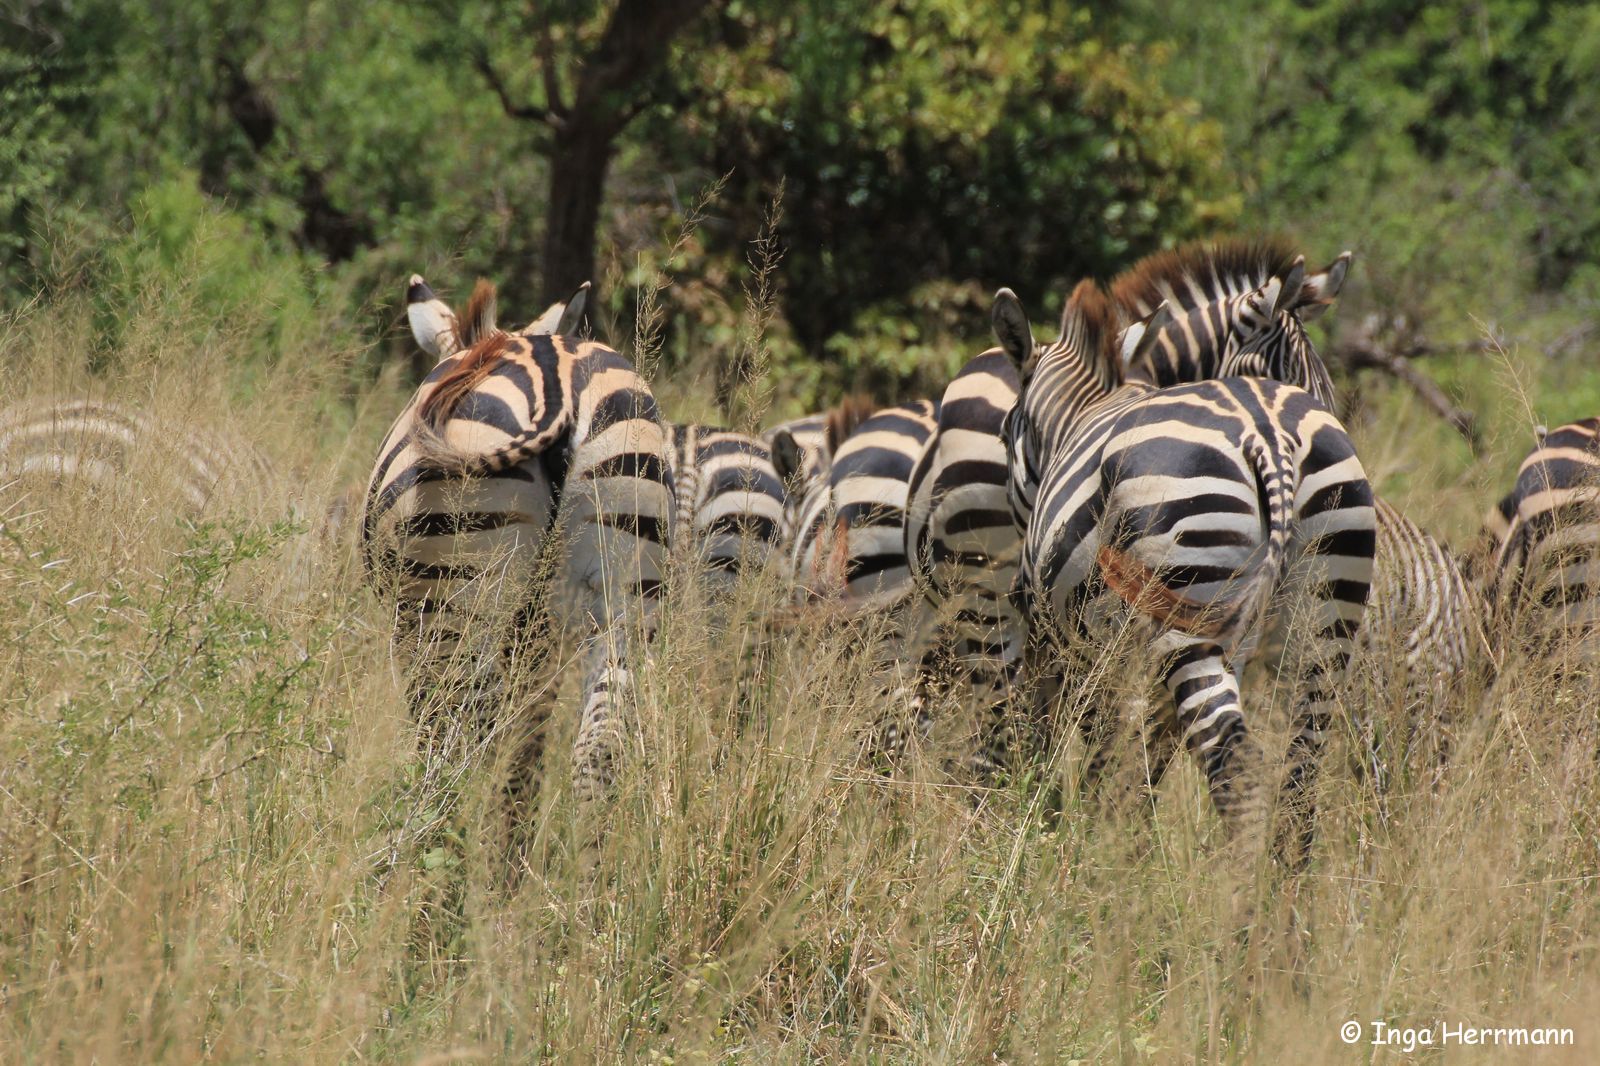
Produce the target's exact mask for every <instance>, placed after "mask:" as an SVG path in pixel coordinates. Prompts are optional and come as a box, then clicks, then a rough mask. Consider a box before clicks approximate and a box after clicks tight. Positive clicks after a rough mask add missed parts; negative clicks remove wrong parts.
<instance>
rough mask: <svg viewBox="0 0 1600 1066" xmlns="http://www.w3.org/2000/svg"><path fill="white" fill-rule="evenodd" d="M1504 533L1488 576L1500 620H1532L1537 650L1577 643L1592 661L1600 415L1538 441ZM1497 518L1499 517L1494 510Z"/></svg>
mask: <svg viewBox="0 0 1600 1066" xmlns="http://www.w3.org/2000/svg"><path fill="white" fill-rule="evenodd" d="M1495 510H1496V512H1498V513H1499V515H1500V516H1502V517H1503V518H1504V521H1505V526H1504V533H1503V534H1501V535H1499V536H1496V535H1495V533H1496V531H1495V530H1494V528H1493V526H1494V523H1493V522H1491V530H1490V532H1489V534H1488V536H1490V537H1494V539H1496V540H1497V541H1498V542H1499V546H1498V550H1497V551H1496V553H1495V556H1494V563H1493V567H1492V570H1491V573H1490V575H1489V588H1488V592H1489V596H1490V603H1491V605H1492V608H1493V610H1494V612H1495V616H1496V618H1498V619H1501V620H1504V621H1506V622H1508V623H1509V622H1511V621H1512V620H1517V619H1519V615H1520V614H1521V612H1523V611H1526V612H1528V614H1529V615H1530V616H1531V618H1530V620H1531V621H1532V623H1533V631H1532V632H1531V633H1530V634H1529V636H1530V638H1531V644H1532V646H1533V647H1534V648H1535V649H1542V650H1545V651H1547V652H1548V651H1550V650H1551V649H1552V647H1553V644H1554V642H1555V640H1556V638H1557V637H1560V636H1567V637H1571V638H1576V639H1577V640H1578V641H1579V646H1580V648H1581V649H1582V651H1583V654H1584V656H1585V657H1591V656H1592V655H1593V653H1594V650H1595V646H1596V645H1597V644H1600V642H1597V641H1595V639H1594V638H1595V637H1596V635H1600V417H1596V418H1586V419H1582V420H1580V421H1577V422H1572V423H1569V424H1567V425H1564V426H1558V427H1557V428H1555V429H1553V430H1550V431H1549V432H1547V433H1543V434H1542V435H1541V436H1540V439H1539V442H1538V444H1537V445H1536V446H1535V447H1534V448H1533V450H1532V451H1530V452H1529V453H1528V455H1527V457H1526V458H1525V459H1523V460H1522V465H1521V466H1520V467H1519V468H1518V470H1517V478H1516V483H1515V485H1514V486H1513V488H1512V490H1511V492H1510V493H1509V494H1508V495H1507V496H1506V497H1505V499H1504V500H1503V501H1502V503H1501V505H1500V506H1499V507H1498V508H1496V509H1495ZM1492 515H1493V512H1492Z"/></svg>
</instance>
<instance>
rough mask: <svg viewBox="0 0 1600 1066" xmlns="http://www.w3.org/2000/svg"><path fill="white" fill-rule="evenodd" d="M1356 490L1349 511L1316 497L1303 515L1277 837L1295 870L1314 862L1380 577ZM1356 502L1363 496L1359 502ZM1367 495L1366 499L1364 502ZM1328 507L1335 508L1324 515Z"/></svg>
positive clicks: (1369, 520)
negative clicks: (1339, 730) (1319, 789)
mask: <svg viewBox="0 0 1600 1066" xmlns="http://www.w3.org/2000/svg"><path fill="white" fill-rule="evenodd" d="M1358 489H1359V487H1358V488H1357V489H1352V490H1351V491H1350V492H1349V493H1346V494H1344V495H1345V496H1346V498H1347V499H1346V502H1347V503H1348V506H1346V505H1342V504H1340V503H1339V502H1338V497H1337V495H1334V496H1332V497H1330V496H1329V495H1328V494H1323V495H1322V496H1321V497H1320V502H1318V501H1319V497H1318V496H1317V495H1316V494H1311V493H1308V494H1306V496H1305V499H1306V500H1307V501H1310V502H1309V506H1304V507H1302V509H1301V510H1300V512H1299V513H1300V518H1299V521H1300V530H1301V533H1302V535H1303V536H1304V538H1305V540H1306V541H1307V542H1308V544H1309V546H1308V547H1307V549H1306V551H1305V554H1304V556H1303V557H1302V559H1301V561H1300V563H1299V564H1297V566H1296V567H1295V570H1296V573H1298V574H1303V575H1304V579H1303V580H1302V581H1299V582H1297V584H1298V587H1299V588H1301V589H1303V590H1304V591H1303V593H1302V595H1301V597H1300V602H1299V604H1298V605H1297V607H1298V610H1297V611H1295V612H1293V613H1292V614H1291V616H1290V622H1291V623H1292V629H1291V632H1290V633H1289V635H1288V638H1287V646H1288V647H1289V648H1290V649H1291V650H1292V651H1293V652H1294V657H1295V658H1296V659H1298V662H1295V663H1293V664H1292V665H1291V668H1292V670H1293V676H1294V677H1295V678H1296V680H1297V685H1296V690H1295V704H1294V722H1293V725H1294V730H1295V732H1294V735H1293V737H1291V738H1290V741H1289V749H1288V752H1287V759H1286V763H1287V765H1286V768H1285V774H1284V779H1283V784H1282V788H1281V790H1280V792H1279V806H1280V808H1281V811H1282V816H1281V818H1280V821H1279V824H1278V832H1277V835H1276V839H1275V854H1276V855H1277V857H1278V859H1279V860H1280V861H1282V862H1283V864H1284V866H1285V867H1286V868H1287V869H1289V870H1292V871H1300V870H1303V869H1304V868H1305V866H1306V864H1307V863H1309V862H1310V859H1311V843H1312V835H1313V832H1314V826H1315V820H1316V819H1315V814H1316V811H1315V796H1314V789H1315V785H1316V779H1317V775H1318V772H1319V770H1320V768H1321V760H1322V750H1323V747H1324V745H1325V743H1326V739H1327V735H1328V730H1329V729H1330V728H1331V727H1332V724H1333V721H1334V719H1335V717H1336V716H1337V715H1339V713H1340V710H1341V707H1340V704H1341V701H1342V700H1343V699H1344V698H1345V694H1346V692H1347V689H1348V686H1347V683H1346V682H1347V675H1348V672H1349V666H1350V657H1351V654H1352V652H1353V651H1354V648H1355V644H1356V639H1357V636H1358V634H1359V631H1360V628H1361V621H1362V617H1363V615H1364V614H1365V613H1366V602H1367V596H1368V592H1369V588H1370V584H1371V580H1372V572H1373V566H1372V556H1371V552H1372V544H1373V539H1374V532H1373V521H1374V519H1373V511H1372V508H1371V507H1370V506H1366V505H1365V502H1366V500H1370V496H1367V495H1366V494H1364V493H1363V492H1360V491H1358ZM1351 497H1355V498H1351ZM1363 497H1364V498H1363ZM1319 506H1322V507H1326V508H1327V509H1325V510H1322V511H1320V512H1318V513H1311V514H1308V513H1307V512H1308V511H1316V509H1317V507H1319ZM1368 733H1369V735H1368V736H1367V737H1365V738H1363V739H1364V740H1365V741H1366V744H1367V749H1366V750H1367V751H1368V753H1369V757H1370V758H1372V759H1373V766H1372V769H1373V771H1374V773H1375V774H1376V775H1379V776H1377V777H1375V779H1374V784H1375V785H1376V786H1378V787H1379V796H1380V797H1381V796H1382V795H1383V794H1384V792H1383V786H1384V784H1385V782H1384V779H1383V777H1382V774H1383V767H1384V765H1385V762H1384V759H1383V757H1382V752H1381V750H1380V749H1379V747H1378V742H1377V739H1376V737H1375V735H1372V734H1371V730H1370V728H1369V729H1368Z"/></svg>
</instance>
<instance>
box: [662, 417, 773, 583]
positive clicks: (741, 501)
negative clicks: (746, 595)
mask: <svg viewBox="0 0 1600 1066" xmlns="http://www.w3.org/2000/svg"><path fill="white" fill-rule="evenodd" d="M667 455H668V466H669V468H670V469H671V472H672V480H673V486H674V489H675V491H676V493H677V500H676V508H675V510H676V515H677V517H676V522H677V528H676V530H675V531H674V533H673V538H672V539H673V544H674V545H675V550H677V551H679V552H680V553H692V556H693V558H694V559H695V561H696V562H697V563H699V564H700V566H699V569H700V570H701V571H702V572H703V573H704V574H705V575H706V576H708V577H710V578H712V579H714V580H721V581H726V580H728V579H730V578H733V577H736V576H737V575H738V574H740V573H741V572H743V571H745V570H746V569H749V570H751V571H759V570H761V569H762V568H764V567H765V566H766V565H767V562H768V560H769V557H770V556H771V555H772V554H773V552H774V551H775V550H777V549H778V547H779V545H780V540H781V536H782V533H783V528H784V482H783V479H782V477H780V476H779V474H778V469H777V467H776V465H774V462H773V456H772V449H771V446H770V445H768V444H767V442H766V441H764V440H761V439H759V438H756V437H752V436H750V435H749V434H746V433H738V432H735V431H733V430H728V429H716V428H713V427H710V426H701V425H693V424H687V425H686V424H683V423H676V422H675V423H672V424H671V425H669V426H668V452H667Z"/></svg>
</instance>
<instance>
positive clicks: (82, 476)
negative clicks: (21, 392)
mask: <svg viewBox="0 0 1600 1066" xmlns="http://www.w3.org/2000/svg"><path fill="white" fill-rule="evenodd" d="M134 468H137V470H138V472H139V473H140V474H141V475H143V476H145V477H148V478H152V479H154V480H155V484H156V485H157V486H158V491H160V492H170V493H171V494H172V497H173V498H175V499H176V500H177V501H178V502H179V503H180V504H181V505H182V506H183V507H184V509H185V510H186V511H187V512H189V513H191V514H196V515H198V514H203V513H204V512H205V511H206V510H207V507H208V505H209V504H210V503H211V501H212V499H213V497H214V496H216V495H217V493H218V492H219V491H221V490H223V489H225V488H230V487H245V486H252V487H257V488H258V489H259V487H260V486H263V485H270V484H272V483H273V479H274V477H275V472H274V469H273V465H272V463H271V462H270V461H269V460H268V459H267V458H266V456H264V455H263V454H262V453H261V451H260V450H259V449H257V448H256V447H255V446H254V445H252V444H251V443H250V442H249V441H247V440H245V439H243V438H242V437H239V436H237V435H235V434H226V433H220V432H212V431H210V430H207V429H204V428H202V427H200V426H196V425H177V424H169V423H164V422H161V421H159V420H157V419H156V418H154V417H152V416H151V415H149V414H146V413H145V412H143V411H140V410H139V409H137V408H136V407H134V406H132V405H131V404H127V403H118V402H116V401H112V400H99V399H89V398H86V397H76V398H67V399H58V400H52V401H49V402H43V403H40V402H33V403H19V404H14V405H12V406H11V407H8V408H6V409H4V410H0V479H3V480H5V481H10V480H15V481H17V482H19V483H22V484H24V485H26V484H30V483H38V482H44V483H47V484H49V485H51V486H56V485H68V484H71V485H75V486H80V485H87V486H92V487H94V488H96V489H111V488H114V487H115V486H117V485H119V484H122V483H124V482H125V481H126V476H127V474H128V473H129V471H130V469H134Z"/></svg>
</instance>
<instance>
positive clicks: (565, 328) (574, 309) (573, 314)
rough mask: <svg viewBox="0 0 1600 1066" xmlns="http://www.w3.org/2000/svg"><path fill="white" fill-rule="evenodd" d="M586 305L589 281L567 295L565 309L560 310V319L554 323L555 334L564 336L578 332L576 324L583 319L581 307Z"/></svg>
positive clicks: (587, 303) (587, 302)
mask: <svg viewBox="0 0 1600 1066" xmlns="http://www.w3.org/2000/svg"><path fill="white" fill-rule="evenodd" d="M588 305H589V283H588V282H587V281H586V282H584V283H583V284H582V285H579V286H578V289H577V291H576V292H574V293H573V294H572V295H571V296H569V297H567V309H566V310H565V311H563V312H561V321H560V322H557V323H556V334H557V335H558V336H562V337H566V336H570V335H571V334H574V333H576V332H578V324H579V323H580V322H582V321H583V309H584V308H585V307H587V306H588Z"/></svg>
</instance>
